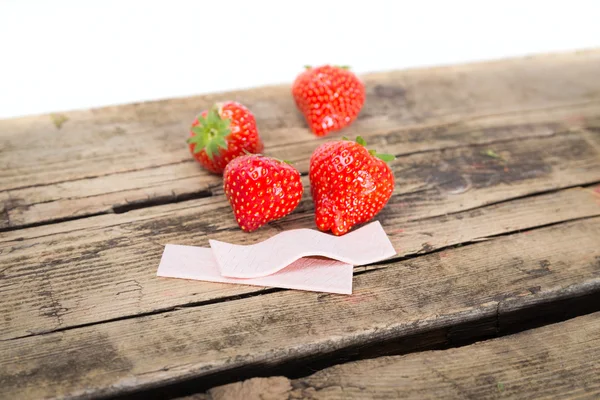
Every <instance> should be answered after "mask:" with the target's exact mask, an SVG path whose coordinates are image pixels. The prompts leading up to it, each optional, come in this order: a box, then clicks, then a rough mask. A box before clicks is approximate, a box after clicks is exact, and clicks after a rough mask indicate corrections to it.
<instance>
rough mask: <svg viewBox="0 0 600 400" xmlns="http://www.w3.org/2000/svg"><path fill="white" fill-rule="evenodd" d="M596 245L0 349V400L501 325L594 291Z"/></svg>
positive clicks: (521, 238) (562, 237)
mask: <svg viewBox="0 0 600 400" xmlns="http://www.w3.org/2000/svg"><path fill="white" fill-rule="evenodd" d="M599 238H600V218H592V219H586V220H582V221H576V222H572V223H566V224H560V225H556V226H552V227H548V228H541V229H537V230H535V231H532V232H530V233H528V234H514V235H508V236H504V237H500V238H497V239H494V240H490V241H487V242H483V243H478V244H474V245H471V246H465V247H461V248H454V249H449V250H447V251H445V252H443V253H435V254H430V255H426V256H423V257H418V258H415V259H411V260H406V261H402V262H396V263H390V264H388V266H387V268H384V269H380V270H374V271H370V272H369V273H366V274H362V275H359V276H357V277H355V282H354V284H355V289H354V294H353V295H352V296H343V295H323V294H317V293H308V292H297V291H282V292H276V293H270V294H268V295H264V296H254V297H250V298H243V299H239V300H235V301H228V302H222V303H218V304H208V305H204V306H201V307H191V308H186V309H182V310H175V311H172V312H166V313H159V314H154V315H148V316H145V317H139V318H133V319H124V320H118V321H113V322H110V323H103V324H97V325H92V326H87V327H81V328H76V329H69V330H65V331H62V332H55V333H48V334H43V335H35V336H30V337H26V338H21V339H14V340H7V341H2V342H1V343H0V354H2V355H3V357H2V359H1V360H0V371H1V372H0V387H1V390H2V395H3V396H4V397H7V398H32V397H33V398H38V397H51V396H57V397H62V396H84V395H85V396H98V395H109V394H116V393H122V392H123V391H127V390H133V389H140V388H143V387H147V386H154V385H160V384H165V383H171V382H176V381H178V380H183V379H189V378H192V377H199V376H209V375H210V374H212V373H216V372H219V371H227V370H231V369H234V368H239V367H242V366H248V365H254V366H260V365H275V364H279V363H285V362H288V361H290V360H294V359H298V358H303V357H314V356H323V355H326V354H328V353H329V352H332V351H336V350H339V349H342V348H345V347H348V346H360V345H363V344H367V343H370V344H373V343H377V342H379V341H384V340H388V341H389V340H392V339H394V340H396V339H397V340H399V339H400V338H402V337H405V336H407V335H411V334H416V333H419V332H425V331H428V330H432V329H439V328H441V327H447V326H452V325H454V324H458V323H465V322H468V321H476V320H480V319H482V318H500V317H501V313H500V310H501V309H502V307H501V306H502V304H503V303H504V302H507V301H513V302H518V301H526V300H529V302H530V304H531V303H535V299H539V301H540V302H544V303H545V302H551V301H552V300H553V297H555V296H558V295H559V294H560V293H562V292H563V291H564V290H566V289H568V288H570V287H573V286H578V287H581V285H585V286H586V287H587V288H588V289H589V290H598V287H600V263H599V260H600V246H599V245H598V244H599V240H600V239H599ZM143 295H145V293H142V295H141V296H139V297H143ZM521 299H522V300H521ZM531 299H534V300H533V301H532V300H531ZM513 304H514V303H513ZM92 312H93V311H92Z"/></svg>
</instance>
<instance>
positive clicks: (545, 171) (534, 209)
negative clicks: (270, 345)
mask: <svg viewBox="0 0 600 400" xmlns="http://www.w3.org/2000/svg"><path fill="white" fill-rule="evenodd" d="M486 148H487V147H486V146H469V147H466V148H456V149H448V150H445V151H438V152H430V153H426V154H421V153H420V154H413V155H410V156H406V157H403V158H400V159H398V160H396V161H395V162H394V163H393V165H392V166H393V169H394V173H395V175H396V176H397V180H398V186H397V190H396V193H395V194H394V196H393V197H392V199H391V201H390V203H389V204H388V205H387V206H386V208H384V210H383V211H382V212H381V213H380V214H379V216H378V219H379V220H380V221H381V222H382V224H383V226H384V228H385V229H386V231H387V233H388V235H389V236H390V237H391V239H392V241H393V243H394V245H395V246H396V248H397V250H398V252H399V254H400V255H408V254H415V253H419V252H430V251H432V250H435V249H438V248H441V247H446V246H450V245H453V244H460V243H465V242H470V241H475V240H481V239H483V238H485V237H488V236H494V235H499V234H503V233H506V232H511V231H516V230H526V229H530V228H532V227H536V226H543V225H547V224H552V223H557V222H561V221H567V220H571V219H575V218H584V217H590V216H597V215H599V214H600V205H599V204H598V197H597V196H596V194H597V192H596V187H590V188H586V189H581V190H579V191H578V190H574V191H568V192H565V193H561V194H556V195H552V194H551V195H550V196H544V197H541V198H539V199H522V200H519V201H517V202H514V203H513V204H510V203H507V204H500V206H499V207H492V208H490V209H489V210H487V209H485V208H481V207H483V206H485V205H488V204H494V203H502V202H506V201H508V200H510V199H513V198H515V197H518V196H527V195H531V194H535V193H540V192H544V191H548V190H555V189H557V188H562V187H569V186H575V185H582V184H586V183H591V182H593V181H600V156H599V154H598V153H597V152H596V150H595V149H594V148H593V147H591V146H589V144H588V142H587V141H586V140H585V139H583V138H581V137H580V136H579V133H578V132H571V133H566V134H563V135H556V136H551V137H543V138H532V139H527V140H521V141H517V142H514V141H509V142H503V143H497V145H496V146H495V147H494V151H495V152H497V153H498V154H499V155H501V156H502V157H503V159H502V160H499V159H496V158H491V157H489V156H487V155H485V151H484V150H485V149H486ZM304 180H305V183H306V178H305V179H304ZM305 192H306V193H307V195H306V196H305V199H304V200H303V201H302V203H301V205H300V206H299V208H298V210H297V211H295V212H294V213H293V214H291V215H290V216H289V217H287V218H286V219H283V220H280V221H277V222H275V223H271V224H269V225H268V226H267V227H265V228H263V229H261V230H259V231H257V232H255V233H253V234H252V235H248V234H244V233H243V232H241V231H240V230H239V228H238V227H237V225H236V223H235V221H234V219H233V218H232V216H231V210H230V207H229V205H228V203H227V202H226V200H225V199H224V197H223V196H222V195H216V196H212V197H209V198H205V199H199V200H195V201H189V202H183V203H178V204H171V205H165V206H161V207H152V208H150V209H147V210H137V211H132V212H129V213H125V214H119V215H106V216H99V217H95V218H86V219H85V220H81V221H71V222H69V223H64V224H55V225H51V226H46V227H37V228H34V229H28V230H18V231H14V232H6V233H5V234H4V235H3V238H2V239H0V240H1V242H0V250H1V251H2V254H0V257H1V258H2V260H3V265H5V267H4V268H3V269H2V270H0V274H1V275H2V280H1V281H0V289H1V290H2V292H3V294H4V297H3V300H2V302H0V310H2V312H3V313H5V314H6V315H7V318H5V320H4V321H2V320H0V328H1V329H0V338H3V339H9V338H14V337H19V336H26V335H31V334H35V333H39V332H46V331H51V330H56V329H65V328H67V327H70V326H76V325H80V324H88V323H95V322H99V321H105V320H110V319H114V318H121V317H123V316H133V315H139V314H144V313H149V312H153V311H155V310H165V309H169V308H172V307H176V306H181V305H189V304H195V303H198V302H204V301H214V300H216V299H220V298H224V297H228V296H235V295H239V294H244V293H254V292H256V291H257V290H261V289H257V288H255V287H238V286H230V285H217V284H213V283H202V282H187V281H180V280H164V279H157V278H156V276H155V274H156V268H157V266H158V263H159V260H160V256H161V254H162V251H163V249H164V245H165V244H167V243H175V244H190V245H200V246H207V243H208V239H209V237H210V238H212V239H217V240H225V241H229V242H235V243H256V242H258V241H262V240H265V239H266V238H268V237H270V236H272V235H274V234H275V233H277V232H279V231H280V230H281V229H294V228H301V227H308V228H313V229H314V228H315V226H314V222H313V218H314V217H313V207H312V202H311V200H310V196H309V195H308V193H309V190H308V188H306V189H305ZM565 204H571V206H570V207H568V206H565ZM463 210H471V211H467V212H466V213H462V211H463ZM453 213H458V214H456V215H452V216H447V215H446V214H453ZM436 216H438V217H439V218H434V217H436ZM423 218H429V219H428V220H426V221H422V220H423Z"/></svg>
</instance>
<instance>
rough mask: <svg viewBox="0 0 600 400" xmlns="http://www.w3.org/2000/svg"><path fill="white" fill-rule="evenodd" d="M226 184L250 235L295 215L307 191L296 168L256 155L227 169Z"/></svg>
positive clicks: (236, 210) (240, 159)
mask: <svg viewBox="0 0 600 400" xmlns="http://www.w3.org/2000/svg"><path fill="white" fill-rule="evenodd" d="M223 180H224V182H223V186H224V189H225V195H226V196H227V199H228V200H229V204H231V208H232V209H233V213H234V214H235V218H236V220H237V223H238V225H239V226H240V228H242V230H244V231H246V232H252V231H254V230H256V229H258V228H260V227H261V226H263V225H264V224H266V223H267V222H269V221H273V220H275V219H279V218H282V217H284V216H286V215H288V214H289V213H291V212H292V211H293V210H294V209H295V208H296V207H297V206H298V203H300V199H301V197H302V192H303V191H304V187H303V186H302V182H301V181H300V172H298V170H297V169H296V168H294V167H293V166H291V165H289V164H287V163H286V162H284V161H280V160H277V159H275V158H271V157H265V156H263V155H256V154H249V155H245V156H241V157H237V158H235V159H233V160H232V161H231V162H230V163H229V164H227V166H226V167H225V172H224V173H223Z"/></svg>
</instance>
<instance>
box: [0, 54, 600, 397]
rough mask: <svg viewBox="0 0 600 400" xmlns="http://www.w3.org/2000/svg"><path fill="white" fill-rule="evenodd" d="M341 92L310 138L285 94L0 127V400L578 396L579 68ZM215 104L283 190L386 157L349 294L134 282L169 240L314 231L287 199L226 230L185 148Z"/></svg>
mask: <svg viewBox="0 0 600 400" xmlns="http://www.w3.org/2000/svg"><path fill="white" fill-rule="evenodd" d="M290 79H292V78H290ZM363 79H364V81H365V83H366V85H367V101H366V104H365V107H364V109H363V110H362V112H361V114H360V117H359V118H358V120H357V121H356V122H355V123H354V124H353V125H352V126H351V127H350V128H348V129H346V130H345V131H344V132H340V133H337V134H333V135H330V136H328V137H325V138H320V139H318V138H315V137H314V136H312V134H311V133H309V131H308V130H307V127H306V125H305V123H304V121H303V119H302V117H301V116H300V115H299V113H298V112H297V110H296V109H295V106H294V104H293V100H292V98H291V95H290V86H289V85H282V86H275V87H267V88H260V89H253V90H248V91H238V92H231V93H225V94H214V95H207V96H200V97H192V98H185V99H175V100H166V101H157V102H147V103H139V104H130V105H123V106H115V107H106V108H101V109H93V110H85V111H73V112H66V113H62V114H53V115H40V116H32V117H25V118H16V119H9V120H3V121H0V138H1V140H0V166H1V172H0V177H1V179H0V204H1V207H2V208H1V209H0V215H1V218H0V229H1V231H2V232H1V233H0V261H1V263H0V310H1V313H0V315H1V317H0V397H1V398H6V399H17V398H46V397H59V398H62V397H83V398H88V397H102V396H130V397H137V398H151V397H157V396H162V397H177V396H188V395H192V397H193V398H198V399H200V398H204V399H208V398H214V399H216V398H235V397H236V395H237V396H238V397H241V398H248V399H251V398H258V397H256V396H259V395H265V396H266V395H267V394H269V393H270V395H272V397H271V398H369V397H376V398H388V397H389V398H395V397H415V398H430V397H433V398H436V397H456V398H495V397H513V398H527V397H543V396H548V397H589V398H598V396H600V361H599V360H600V313H598V311H600V51H599V50H593V51H585V52H578V53H569V54H554V55H543V56H535V57H529V58H522V59H513V60H503V61H497V62H489V63H479V64H474V65H460V66H452V67H441V68H428V69H421V70H409V71H394V72H388V73H377V74H372V75H367V76H364V77H363ZM225 99H234V100H238V101H241V102H243V103H244V104H246V105H247V106H248V107H249V108H250V109H251V110H253V112H254V113H255V115H256V117H257V123H258V127H259V130H260V133H261V135H262V137H263V139H264V141H265V144H266V151H265V153H266V154H269V155H273V156H276V157H279V158H282V159H288V160H291V161H293V162H295V163H296V166H297V167H298V168H299V169H300V171H301V172H302V173H303V180H304V183H305V185H308V179H307V176H306V173H307V168H308V159H309V156H310V154H311V152H312V151H313V150H314V149H315V148H316V147H317V145H319V144H321V143H323V142H325V141H328V140H332V139H334V138H338V137H341V136H342V135H346V136H351V137H354V136H356V135H362V136H363V137H365V139H366V140H367V142H368V143H369V144H370V146H372V147H374V148H378V149H380V150H382V151H385V152H390V153H394V154H396V155H397V159H396V161H394V162H393V163H392V167H393V170H394V173H395V177H396V180H397V185H396V189H395V193H394V195H393V197H392V199H391V200H390V202H389V203H388V205H387V206H386V207H385V209H384V210H383V211H382V212H381V213H380V214H379V215H378V216H377V219H378V220H379V221H380V222H381V223H382V225H383V226H384V228H385V230H386V232H387V233H388V235H389V237H390V239H391V241H392V242H393V244H394V246H395V247H396V249H398V255H397V257H395V258H394V259H392V260H389V261H388V262H385V263H378V264H375V265H370V266H366V267H360V268H356V269H355V278H354V294H353V295H351V296H345V295H330V294H323V293H313V292H301V291H291V290H280V289H273V288H260V287H252V286H237V285H225V284H214V283H205V282H193V281H185V280H177V279H160V278H157V277H156V268H157V266H158V262H159V260H160V257H161V254H162V251H163V249H164V245H165V244H167V243H176V244H187V245H197V246H206V245H207V243H208V239H209V238H212V239H220V240H227V241H230V242H234V243H242V244H248V243H256V242H259V241H262V240H264V239H266V238H268V237H270V236H272V235H274V234H276V233H277V232H279V231H281V230H283V229H286V230H287V229H293V228H300V227H308V228H315V226H314V222H313V206H312V201H311V199H310V196H309V191H308V190H307V191H305V196H304V198H303V200H302V202H301V203H300V206H299V207H298V209H297V210H296V211H295V212H294V213H293V214H292V215H290V216H288V217H286V218H285V219H282V220H280V221H277V222H274V223H271V224H269V225H268V226H265V227H264V228H262V229H260V230H259V231H257V232H255V233H252V234H246V233H243V232H242V231H241V230H240V229H239V228H238V227H237V225H236V223H235V221H234V219H233V217H232V214H231V210H230V208H229V205H228V203H227V201H226V199H225V197H224V195H223V189H222V181H221V178H220V177H219V176H215V175H211V174H208V173H206V172H204V171H203V170H202V169H201V168H200V167H199V166H198V165H197V164H196V163H195V162H194V161H193V160H192V159H191V157H190V154H189V152H188V149H187V147H186V145H185V138H186V136H187V132H188V128H189V124H190V122H191V121H192V119H193V118H194V116H195V115H196V114H197V113H198V112H199V111H200V110H202V109H203V108H206V107H208V106H210V105H211V104H212V103H213V102H215V101H218V100H225ZM551 323H552V324H551ZM520 331H522V332H521V333H517V332H520ZM498 336H502V337H500V338H498V339H493V340H492V338H496V337H498ZM432 349H435V351H425V350H432ZM406 353H411V354H407V355H406ZM403 354H404V355H403ZM313 374H314V375H313ZM260 376H262V377H268V376H273V377H272V378H263V379H253V380H249V381H245V382H243V383H242V382H241V381H242V380H244V379H248V378H253V377H260ZM283 376H285V377H283ZM236 381H240V382H238V383H232V382H236ZM223 384H230V385H228V386H222V387H216V386H220V385H223ZM215 387H216V388H215ZM211 388H212V389H211ZM208 389H210V390H209V391H207V390H208ZM132 393H137V394H136V395H132ZM253 396H254V397H253ZM267 398H269V397H267Z"/></svg>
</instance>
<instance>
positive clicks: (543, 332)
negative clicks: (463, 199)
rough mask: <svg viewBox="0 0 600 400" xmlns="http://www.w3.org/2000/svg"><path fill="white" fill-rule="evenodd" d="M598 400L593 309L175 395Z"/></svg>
mask: <svg viewBox="0 0 600 400" xmlns="http://www.w3.org/2000/svg"><path fill="white" fill-rule="evenodd" d="M598 397H600V313H594V314H590V315H586V316H582V317H578V318H574V319H572V320H569V321H565V322H561V323H557V324H553V325H549V326H545V327H542V328H538V329H534V330H530V331H526V332H521V333H519V334H515V335H511V336H507V337H503V338H499V339H494V340H488V341H485V342H480V343H476V344H473V345H470V346H465V347H462V348H457V349H449V350H440V351H428V352H423V353H417V354H410V355H406V356H394V357H380V358H375V359H372V360H363V361H357V362H352V363H348V364H343V365H338V366H335V367H332V368H328V369H325V370H322V371H319V372H317V373H316V374H314V375H312V376H309V377H307V378H302V379H296V380H289V379H287V378H285V377H271V378H254V379H249V380H246V381H243V382H237V383H232V384H229V385H225V386H220V387H217V388H214V389H211V390H210V391H209V392H208V394H205V395H204V394H202V395H197V397H196V396H190V397H186V398H185V399H184V398H181V400H192V399H195V398H198V399H206V400H225V399H245V400H259V399H270V400H284V399H285V400H287V399H315V400H316V399H319V400H334V399H340V400H341V399H344V400H346V399H397V398H402V399H440V398H444V399H496V398H502V399H505V398H509V399H525V398H535V399H542V398H578V399H596V398H598Z"/></svg>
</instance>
